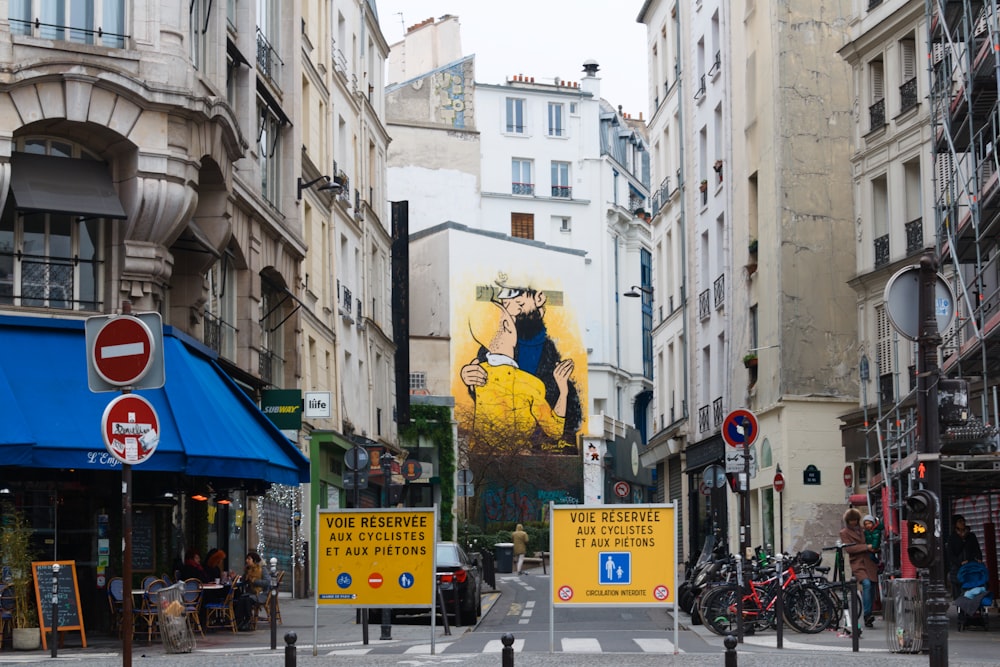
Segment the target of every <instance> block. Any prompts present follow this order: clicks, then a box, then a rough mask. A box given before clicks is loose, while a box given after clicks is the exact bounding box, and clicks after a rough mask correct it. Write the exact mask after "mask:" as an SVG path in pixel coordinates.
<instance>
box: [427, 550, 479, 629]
mask: <svg viewBox="0 0 1000 667" xmlns="http://www.w3.org/2000/svg"><path fill="white" fill-rule="evenodd" d="M436 564H437V580H438V588H439V589H440V590H441V597H443V598H444V606H445V609H447V610H448V615H449V616H455V615H456V614H455V605H456V591H457V598H458V599H457V602H458V614H457V619H456V625H475V624H476V619H477V618H479V616H480V615H482V613H483V596H482V583H483V571H482V569H480V567H479V566H478V565H477V564H476V563H474V562H473V561H472V559H471V558H469V556H468V554H466V553H465V550H464V549H463V548H462V547H460V546H459V545H458V544H457V543H455V542H438V544H437V559H436ZM439 604H440V603H439Z"/></svg>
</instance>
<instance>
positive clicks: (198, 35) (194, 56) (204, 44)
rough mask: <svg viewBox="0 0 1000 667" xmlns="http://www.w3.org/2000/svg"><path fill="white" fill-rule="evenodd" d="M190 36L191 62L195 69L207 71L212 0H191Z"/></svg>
mask: <svg viewBox="0 0 1000 667" xmlns="http://www.w3.org/2000/svg"><path fill="white" fill-rule="evenodd" d="M189 14H190V20H189V25H188V38H189V41H190V42H191V63H192V64H193V65H194V67H195V69H198V70H201V71H202V72H204V71H205V58H206V52H207V50H208V37H207V35H208V19H209V18H210V17H211V14H212V2H211V0H191V4H190V9H189Z"/></svg>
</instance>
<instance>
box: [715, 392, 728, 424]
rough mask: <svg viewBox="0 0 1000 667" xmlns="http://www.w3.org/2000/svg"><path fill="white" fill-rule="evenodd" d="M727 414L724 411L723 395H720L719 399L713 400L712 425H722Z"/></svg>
mask: <svg viewBox="0 0 1000 667" xmlns="http://www.w3.org/2000/svg"><path fill="white" fill-rule="evenodd" d="M724 417H725V414H724V413H723V411H722V397H721V396H719V397H718V398H717V399H715V400H714V401H712V426H714V427H715V428H719V427H720V426H722V420H723V418H724Z"/></svg>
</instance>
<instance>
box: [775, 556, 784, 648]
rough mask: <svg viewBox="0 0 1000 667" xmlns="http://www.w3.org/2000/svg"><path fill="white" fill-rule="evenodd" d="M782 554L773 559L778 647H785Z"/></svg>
mask: <svg viewBox="0 0 1000 667" xmlns="http://www.w3.org/2000/svg"><path fill="white" fill-rule="evenodd" d="M782 557H783V554H780V553H779V554H776V555H775V556H774V560H775V561H776V562H777V563H778V567H777V569H778V592H777V593H776V594H775V598H774V622H775V623H776V624H777V645H778V648H784V647H785V590H784V588H783V586H784V583H785V582H784V578H783V575H784V563H783V562H782Z"/></svg>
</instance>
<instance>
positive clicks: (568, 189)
mask: <svg viewBox="0 0 1000 667" xmlns="http://www.w3.org/2000/svg"><path fill="white" fill-rule="evenodd" d="M514 194H517V193H516V192H515V193H514ZM552 196H553V197H556V198H558V199H572V198H573V187H572V186H570V185H553V186H552Z"/></svg>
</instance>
